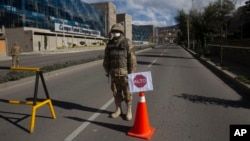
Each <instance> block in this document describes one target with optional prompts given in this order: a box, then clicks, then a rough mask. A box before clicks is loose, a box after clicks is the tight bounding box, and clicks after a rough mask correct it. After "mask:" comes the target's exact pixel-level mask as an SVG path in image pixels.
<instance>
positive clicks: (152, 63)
mask: <svg viewBox="0 0 250 141" xmlns="http://www.w3.org/2000/svg"><path fill="white" fill-rule="evenodd" d="M167 51H168V49H166V50H165V51H164V52H163V53H161V54H160V56H163V55H164V53H166V52H167ZM157 60H158V59H155V60H154V61H153V62H152V63H151V64H149V65H148V68H150V67H151V66H152V65H153V64H154V63H155V62H156V61H157Z"/></svg>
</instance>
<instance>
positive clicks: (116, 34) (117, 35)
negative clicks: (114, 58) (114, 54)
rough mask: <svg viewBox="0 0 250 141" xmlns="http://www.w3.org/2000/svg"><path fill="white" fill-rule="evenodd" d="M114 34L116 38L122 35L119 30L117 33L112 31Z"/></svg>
mask: <svg viewBox="0 0 250 141" xmlns="http://www.w3.org/2000/svg"><path fill="white" fill-rule="evenodd" d="M112 36H113V37H115V38H118V37H120V36H121V33H119V32H117V33H112Z"/></svg>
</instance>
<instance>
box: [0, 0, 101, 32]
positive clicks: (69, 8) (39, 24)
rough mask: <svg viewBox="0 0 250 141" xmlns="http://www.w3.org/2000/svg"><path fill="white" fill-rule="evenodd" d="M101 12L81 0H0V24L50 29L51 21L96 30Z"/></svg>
mask: <svg viewBox="0 0 250 141" xmlns="http://www.w3.org/2000/svg"><path fill="white" fill-rule="evenodd" d="M104 20H105V19H104V15H103V13H102V12H101V11H100V10H99V9H96V8H94V7H92V6H91V5H89V4H87V3H84V2H82V1H81V0H0V25H3V26H5V28H16V27H33V28H41V29H48V30H51V31H53V30H54V28H55V23H59V24H65V25H69V26H74V27H81V28H87V29H91V30H97V31H100V33H101V35H102V36H103V35H104V28H105V25H104V24H105V21H104Z"/></svg>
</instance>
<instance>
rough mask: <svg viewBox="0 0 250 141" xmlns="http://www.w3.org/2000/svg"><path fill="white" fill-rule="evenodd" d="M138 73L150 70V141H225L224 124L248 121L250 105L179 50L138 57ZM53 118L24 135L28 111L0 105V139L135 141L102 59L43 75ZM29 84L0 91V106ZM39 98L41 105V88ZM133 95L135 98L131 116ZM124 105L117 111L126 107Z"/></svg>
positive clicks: (46, 115)
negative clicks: (114, 116) (113, 115)
mask: <svg viewBox="0 0 250 141" xmlns="http://www.w3.org/2000/svg"><path fill="white" fill-rule="evenodd" d="M137 59H138V69H137V72H143V71H151V73H152V79H153V85H154V90H153V91H148V92H145V94H146V104H147V110H148V118H149V120H150V125H151V126H152V127H154V128H155V133H154V134H153V136H152V138H151V140H152V141H162V140H166V141H201V140H202V141H228V140H229V125H230V124H248V123H249V122H250V118H249V116H250V112H249V111H248V110H249V108H250V104H249V102H248V101H247V100H246V99H242V98H241V97H240V96H239V94H237V93H236V92H235V91H234V90H233V89H231V88H230V87H229V86H228V85H226V84H225V83H224V82H223V81H222V80H221V79H219V78H218V77H217V76H216V75H214V74H213V73H212V72H210V71H209V70H208V69H207V68H206V67H204V66H203V65H202V64H201V63H200V62H198V61H197V60H196V59H194V58H193V57H192V56H191V55H190V54H189V53H188V52H186V51H185V50H184V49H182V48H181V47H178V46H174V45H173V46H161V47H158V48H154V49H149V50H146V51H144V52H141V53H137ZM46 76H47V77H46V82H47V86H48V90H49V93H50V96H51V98H52V99H53V105H54V108H55V112H56V116H57V118H56V119H51V115H50V112H49V108H48V107H47V106H45V107H41V108H39V110H38V112H37V117H36V124H35V130H34V133H33V134H29V131H28V130H29V125H30V124H29V122H30V115H31V106H30V105H11V104H8V103H5V102H0V126H1V127H0V136H1V140H26V141H34V140H36V141H44V140H46V141H62V140H73V141H83V140H86V141H97V140H103V141H106V140H109V141H117V140H119V141H137V140H142V139H138V138H134V137H130V136H127V135H126V134H127V132H128V131H129V130H130V129H131V127H132V126H133V124H134V121H133V120H134V118H133V120H132V121H126V120H124V115H123V116H121V117H119V118H117V119H112V118H109V114H110V113H111V112H112V111H113V110H114V109H115V108H114V103H113V99H112V94H111V90H110V89H109V84H108V79H107V78H106V77H105V76H104V71H103V68H102V61H96V62H93V63H88V64H84V65H79V66H77V67H74V69H70V70H68V71H66V70H65V71H60V72H58V73H56V72H55V73H53V75H46ZM33 91H34V81H30V80H29V81H27V82H26V83H24V84H23V85H20V86H18V87H15V88H12V89H8V90H4V91H1V93H0V100H1V101H5V100H7V99H11V100H12V99H17V100H30V99H31V98H32V96H33ZM38 97H39V98H41V99H43V98H44V93H43V90H42V87H39V93H38ZM138 100H139V98H138V93H135V94H134V99H133V101H134V105H133V113H134V114H135V112H136V107H137V101H138ZM125 108H126V107H125V104H123V109H124V111H125V110H126V109H125Z"/></svg>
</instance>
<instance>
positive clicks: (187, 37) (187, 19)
mask: <svg viewBox="0 0 250 141" xmlns="http://www.w3.org/2000/svg"><path fill="white" fill-rule="evenodd" d="M187 38H188V49H189V48H190V39H189V16H188V17H187Z"/></svg>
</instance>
